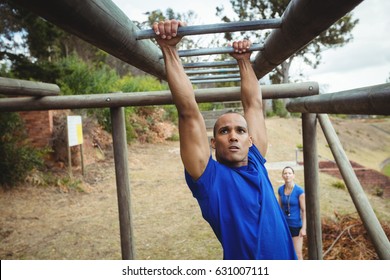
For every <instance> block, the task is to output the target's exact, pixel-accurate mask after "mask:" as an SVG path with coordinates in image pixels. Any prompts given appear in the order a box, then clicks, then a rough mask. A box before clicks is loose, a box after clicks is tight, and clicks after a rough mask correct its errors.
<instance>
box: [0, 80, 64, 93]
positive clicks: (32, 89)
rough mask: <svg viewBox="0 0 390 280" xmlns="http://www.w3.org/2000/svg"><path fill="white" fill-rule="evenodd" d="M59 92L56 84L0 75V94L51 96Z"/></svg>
mask: <svg viewBox="0 0 390 280" xmlns="http://www.w3.org/2000/svg"><path fill="white" fill-rule="evenodd" d="M59 93H60V88H59V87H58V86H57V85H56V84H48V83H41V82H34V81H25V80H18V79H9V78H2V77H0V95H8V96H11V95H13V96H26V95H27V96H52V95H58V94H59Z"/></svg>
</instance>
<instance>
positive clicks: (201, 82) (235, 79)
mask: <svg viewBox="0 0 390 280" xmlns="http://www.w3.org/2000/svg"><path fill="white" fill-rule="evenodd" d="M239 81H241V79H240V78H229V79H210V80H193V81H191V83H193V84H208V83H228V82H239Z"/></svg>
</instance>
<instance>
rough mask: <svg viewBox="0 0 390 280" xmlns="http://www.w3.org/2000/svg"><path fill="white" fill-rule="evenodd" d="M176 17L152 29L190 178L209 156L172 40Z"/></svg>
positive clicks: (199, 117) (202, 124) (176, 39)
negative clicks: (172, 103)
mask: <svg viewBox="0 0 390 280" xmlns="http://www.w3.org/2000/svg"><path fill="white" fill-rule="evenodd" d="M182 25H184V24H183V23H181V22H180V21H176V20H169V21H168V20H167V21H165V22H159V23H155V24H154V25H153V29H154V31H155V32H156V34H157V35H159V37H158V38H157V42H158V44H159V45H160V47H161V50H162V53H163V55H164V61H165V69H166V72H167V81H168V84H169V88H170V90H171V94H172V99H173V102H174V103H175V105H176V108H177V111H178V115H179V135H180V154H181V158H182V161H183V164H184V167H185V169H186V170H187V172H188V173H189V174H190V175H191V177H192V178H194V179H198V178H199V177H200V176H201V175H202V174H203V172H204V170H205V168H206V165H207V163H208V160H209V157H210V148H209V143H208V138H207V130H206V125H205V122H204V120H203V117H202V115H201V113H200V111H199V108H198V104H197V103H196V100H195V94H194V90H193V88H192V84H191V82H190V80H189V78H188V76H187V75H186V73H185V72H184V68H183V65H182V63H181V60H180V57H179V55H178V52H177V49H176V44H178V43H179V42H180V40H181V38H179V37H176V34H177V29H178V28H179V26H182Z"/></svg>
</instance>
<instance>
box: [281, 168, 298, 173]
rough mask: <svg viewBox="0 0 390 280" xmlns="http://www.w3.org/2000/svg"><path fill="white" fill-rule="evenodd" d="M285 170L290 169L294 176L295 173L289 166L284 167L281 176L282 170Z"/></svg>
mask: <svg viewBox="0 0 390 280" xmlns="http://www.w3.org/2000/svg"><path fill="white" fill-rule="evenodd" d="M287 168H289V169H291V171H292V173H293V174H295V171H294V169H293V168H292V167H291V166H286V167H285V168H283V170H282V174H283V172H284V170H286V169H287Z"/></svg>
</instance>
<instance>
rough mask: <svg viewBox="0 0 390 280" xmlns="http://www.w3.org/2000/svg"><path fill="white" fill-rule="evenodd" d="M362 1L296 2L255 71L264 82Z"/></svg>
mask: <svg viewBox="0 0 390 280" xmlns="http://www.w3.org/2000/svg"><path fill="white" fill-rule="evenodd" d="M362 1H363V0H343V1H340V0H327V1H313V0H294V1H290V3H289V5H288V7H287V9H286V10H285V11H284V13H283V15H282V21H283V23H282V25H281V27H280V29H274V30H272V31H271V34H270V35H269V36H268V37H267V38H266V40H265V42H264V50H263V51H262V52H260V53H258V54H257V56H256V59H255V63H254V70H255V73H256V76H257V78H259V79H260V78H262V77H263V76H265V75H266V74H268V73H269V72H270V71H272V70H273V69H274V68H275V67H276V66H278V65H279V64H281V63H282V62H283V61H285V60H286V59H288V58H289V57H290V56H292V55H294V54H295V53H296V52H297V51H298V50H300V49H301V48H303V47H304V46H306V45H307V44H308V43H310V41H312V40H313V39H315V38H316V37H317V36H318V35H319V34H321V33H322V32H323V31H325V30H326V29H328V28H329V27H330V26H331V25H332V24H333V23H335V22H336V21H337V20H339V19H340V18H342V17H343V16H344V15H345V14H347V13H348V12H350V11H352V10H353V9H354V8H355V7H356V6H357V5H358V4H359V3H361V2H362Z"/></svg>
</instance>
